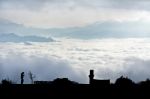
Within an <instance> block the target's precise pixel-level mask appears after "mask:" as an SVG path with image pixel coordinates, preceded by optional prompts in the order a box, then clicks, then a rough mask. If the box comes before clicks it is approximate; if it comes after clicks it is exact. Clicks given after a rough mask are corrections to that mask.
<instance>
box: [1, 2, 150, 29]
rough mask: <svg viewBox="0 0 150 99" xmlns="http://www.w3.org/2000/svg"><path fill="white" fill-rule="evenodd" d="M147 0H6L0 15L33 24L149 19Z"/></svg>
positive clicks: (56, 24)
mask: <svg viewBox="0 0 150 99" xmlns="http://www.w3.org/2000/svg"><path fill="white" fill-rule="evenodd" d="M149 3H150V2H149V1H147V0H144V1H143V0H142V1H140V0H133V1H131V0H130V1H129V0H121V1H120V0H117V1H116V0H94V1H93V0H92V1H91V0H23V1H20V0H13V1H12V0H11V1H10V0H7V1H4V0H2V1H1V4H0V8H1V9H0V14H1V16H0V18H4V19H7V20H10V21H13V22H16V23H20V24H23V25H25V26H28V27H29V26H30V27H40V28H55V27H61V28H62V27H80V26H85V25H88V24H92V23H95V22H99V21H139V20H140V21H143V20H144V21H145V20H146V21H147V20H150V18H149V15H150V12H149V10H147V9H149V6H148V4H149Z"/></svg>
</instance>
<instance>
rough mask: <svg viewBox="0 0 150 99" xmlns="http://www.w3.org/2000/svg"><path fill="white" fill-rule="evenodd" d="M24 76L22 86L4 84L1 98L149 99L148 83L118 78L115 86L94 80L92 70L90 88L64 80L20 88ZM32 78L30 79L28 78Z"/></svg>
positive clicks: (40, 82) (26, 85)
mask: <svg viewBox="0 0 150 99" xmlns="http://www.w3.org/2000/svg"><path fill="white" fill-rule="evenodd" d="M23 77H24V72H22V73H21V84H12V83H11V82H10V81H8V80H3V81H2V84H1V85H0V96H1V97H5V98H7V97H11V98H31V97H32V98H37V97H38V98H43V99H44V98H62V99H63V98H70V99H72V98H75V99H80V98H92V99H100V98H112V99H113V98H119V99H122V98H131V97H132V98H144V97H150V80H148V79H147V80H146V81H141V82H139V83H134V82H133V81H132V80H130V79H129V78H127V77H123V76H121V77H120V78H118V79H117V80H116V82H115V83H110V80H97V79H94V70H90V75H89V84H79V83H77V82H74V81H70V80H68V79H67V78H57V79H55V80H54V81H34V82H33V84H23V81H24V80H23ZM31 78H32V75H31Z"/></svg>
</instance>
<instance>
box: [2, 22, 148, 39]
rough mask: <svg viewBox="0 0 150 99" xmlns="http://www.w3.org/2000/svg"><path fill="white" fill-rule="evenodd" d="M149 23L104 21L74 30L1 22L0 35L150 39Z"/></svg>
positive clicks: (73, 28)
mask: <svg viewBox="0 0 150 99" xmlns="http://www.w3.org/2000/svg"><path fill="white" fill-rule="evenodd" d="M149 26H150V23H149V22H138V21H133V22H118V21H103V22H96V23H94V24H90V25H87V26H84V27H72V28H49V29H41V28H32V27H25V26H24V25H21V24H16V23H13V22H9V21H5V20H3V21H2V22H1V21H0V34H1V33H2V34H3V33H15V34H17V35H23V36H27V35H33V36H40V37H41V36H42V37H43V36H44V37H47V38H48V37H51V36H52V37H67V38H78V39H95V38H96V39H98V38H120V37H121V38H136V37H150V28H149Z"/></svg>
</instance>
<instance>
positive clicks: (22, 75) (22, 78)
mask: <svg viewBox="0 0 150 99" xmlns="http://www.w3.org/2000/svg"><path fill="white" fill-rule="evenodd" d="M23 82H24V72H22V73H21V84H23Z"/></svg>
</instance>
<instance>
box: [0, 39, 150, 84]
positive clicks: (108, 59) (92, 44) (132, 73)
mask: <svg viewBox="0 0 150 99" xmlns="http://www.w3.org/2000/svg"><path fill="white" fill-rule="evenodd" d="M149 50H150V40H149V38H141V39H134V38H130V39H99V40H73V39H60V41H59V42H51V43H32V45H26V44H23V43H1V44H0V67H1V68H0V70H1V74H0V75H1V76H0V77H1V78H5V77H6V78H7V77H10V78H11V79H12V80H14V81H18V79H20V78H19V76H20V72H22V71H25V72H26V73H27V72H28V71H29V70H31V71H32V72H33V73H34V74H36V75H37V78H36V79H37V80H52V79H54V78H57V77H69V78H70V79H72V80H75V81H78V82H84V83H85V82H86V83H87V82H88V74H89V70H90V69H94V70H95V78H98V79H103V78H104V79H105V78H107V79H109V78H110V79H111V81H115V80H116V78H118V77H120V76H121V75H124V76H128V77H130V78H132V79H133V80H134V81H140V80H145V79H146V78H148V77H150V72H149V71H150V67H149V64H150V53H149ZM26 77H27V74H26ZM26 80H27V81H28V79H27V78H26Z"/></svg>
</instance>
